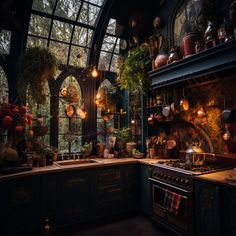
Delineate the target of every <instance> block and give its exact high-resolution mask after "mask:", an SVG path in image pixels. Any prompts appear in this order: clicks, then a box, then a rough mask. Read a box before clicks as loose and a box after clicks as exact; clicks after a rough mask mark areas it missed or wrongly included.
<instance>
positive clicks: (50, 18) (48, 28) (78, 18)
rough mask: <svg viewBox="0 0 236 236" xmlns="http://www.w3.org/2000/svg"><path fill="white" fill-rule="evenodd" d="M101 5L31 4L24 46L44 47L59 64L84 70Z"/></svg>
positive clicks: (84, 1) (93, 0)
mask: <svg viewBox="0 0 236 236" xmlns="http://www.w3.org/2000/svg"><path fill="white" fill-rule="evenodd" d="M103 2H104V0H67V1H64V0H33V6H32V11H31V17H30V23H29V30H28V40H27V46H42V47H47V46H48V47H50V48H51V49H52V51H53V52H54V53H55V55H56V56H57V58H58V59H60V60H61V63H62V64H65V65H72V66H76V67H86V66H87V59H88V55H89V53H90V48H91V40H92V37H93V34H94V31H95V28H96V23H97V20H98V18H99V16H100V12H101V10H102V8H103Z"/></svg>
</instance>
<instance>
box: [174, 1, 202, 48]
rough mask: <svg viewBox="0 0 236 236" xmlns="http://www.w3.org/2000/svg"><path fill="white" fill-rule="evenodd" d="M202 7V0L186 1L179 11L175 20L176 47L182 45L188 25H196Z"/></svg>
mask: <svg viewBox="0 0 236 236" xmlns="http://www.w3.org/2000/svg"><path fill="white" fill-rule="evenodd" d="M201 7H202V1H201V0H186V1H183V4H181V5H180V7H179V8H178V9H177V12H176V15H175V19H174V45H178V46H181V45H182V39H183V37H184V34H185V32H186V27H187V25H188V27H193V25H194V24H196V21H197V18H198V14H199V13H200V10H201Z"/></svg>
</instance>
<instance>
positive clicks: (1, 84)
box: [0, 66, 8, 102]
mask: <svg viewBox="0 0 236 236" xmlns="http://www.w3.org/2000/svg"><path fill="white" fill-rule="evenodd" d="M3 97H5V98H6V100H7V101H8V83H7V77H6V74H5V72H4V70H3V69H2V67H1V66H0V102H2V98H3Z"/></svg>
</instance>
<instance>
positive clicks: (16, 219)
mask: <svg viewBox="0 0 236 236" xmlns="http://www.w3.org/2000/svg"><path fill="white" fill-rule="evenodd" d="M0 188H1V191H0V192H1V216H2V217H1V218H2V220H1V226H0V227H1V231H3V234H1V235H4V236H7V235H38V233H39V230H40V225H41V217H40V209H41V208H40V206H41V205H40V178H39V177H35V176H32V177H30V178H26V177H24V178H19V179H17V180H10V181H6V182H1V183H0Z"/></svg>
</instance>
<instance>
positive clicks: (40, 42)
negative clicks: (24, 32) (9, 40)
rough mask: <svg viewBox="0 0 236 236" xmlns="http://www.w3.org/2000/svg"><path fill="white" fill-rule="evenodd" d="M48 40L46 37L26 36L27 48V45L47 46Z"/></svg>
mask: <svg viewBox="0 0 236 236" xmlns="http://www.w3.org/2000/svg"><path fill="white" fill-rule="evenodd" d="M47 43H48V41H47V40H46V39H42V38H37V37H31V36H28V38H27V48H28V47H47Z"/></svg>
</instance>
